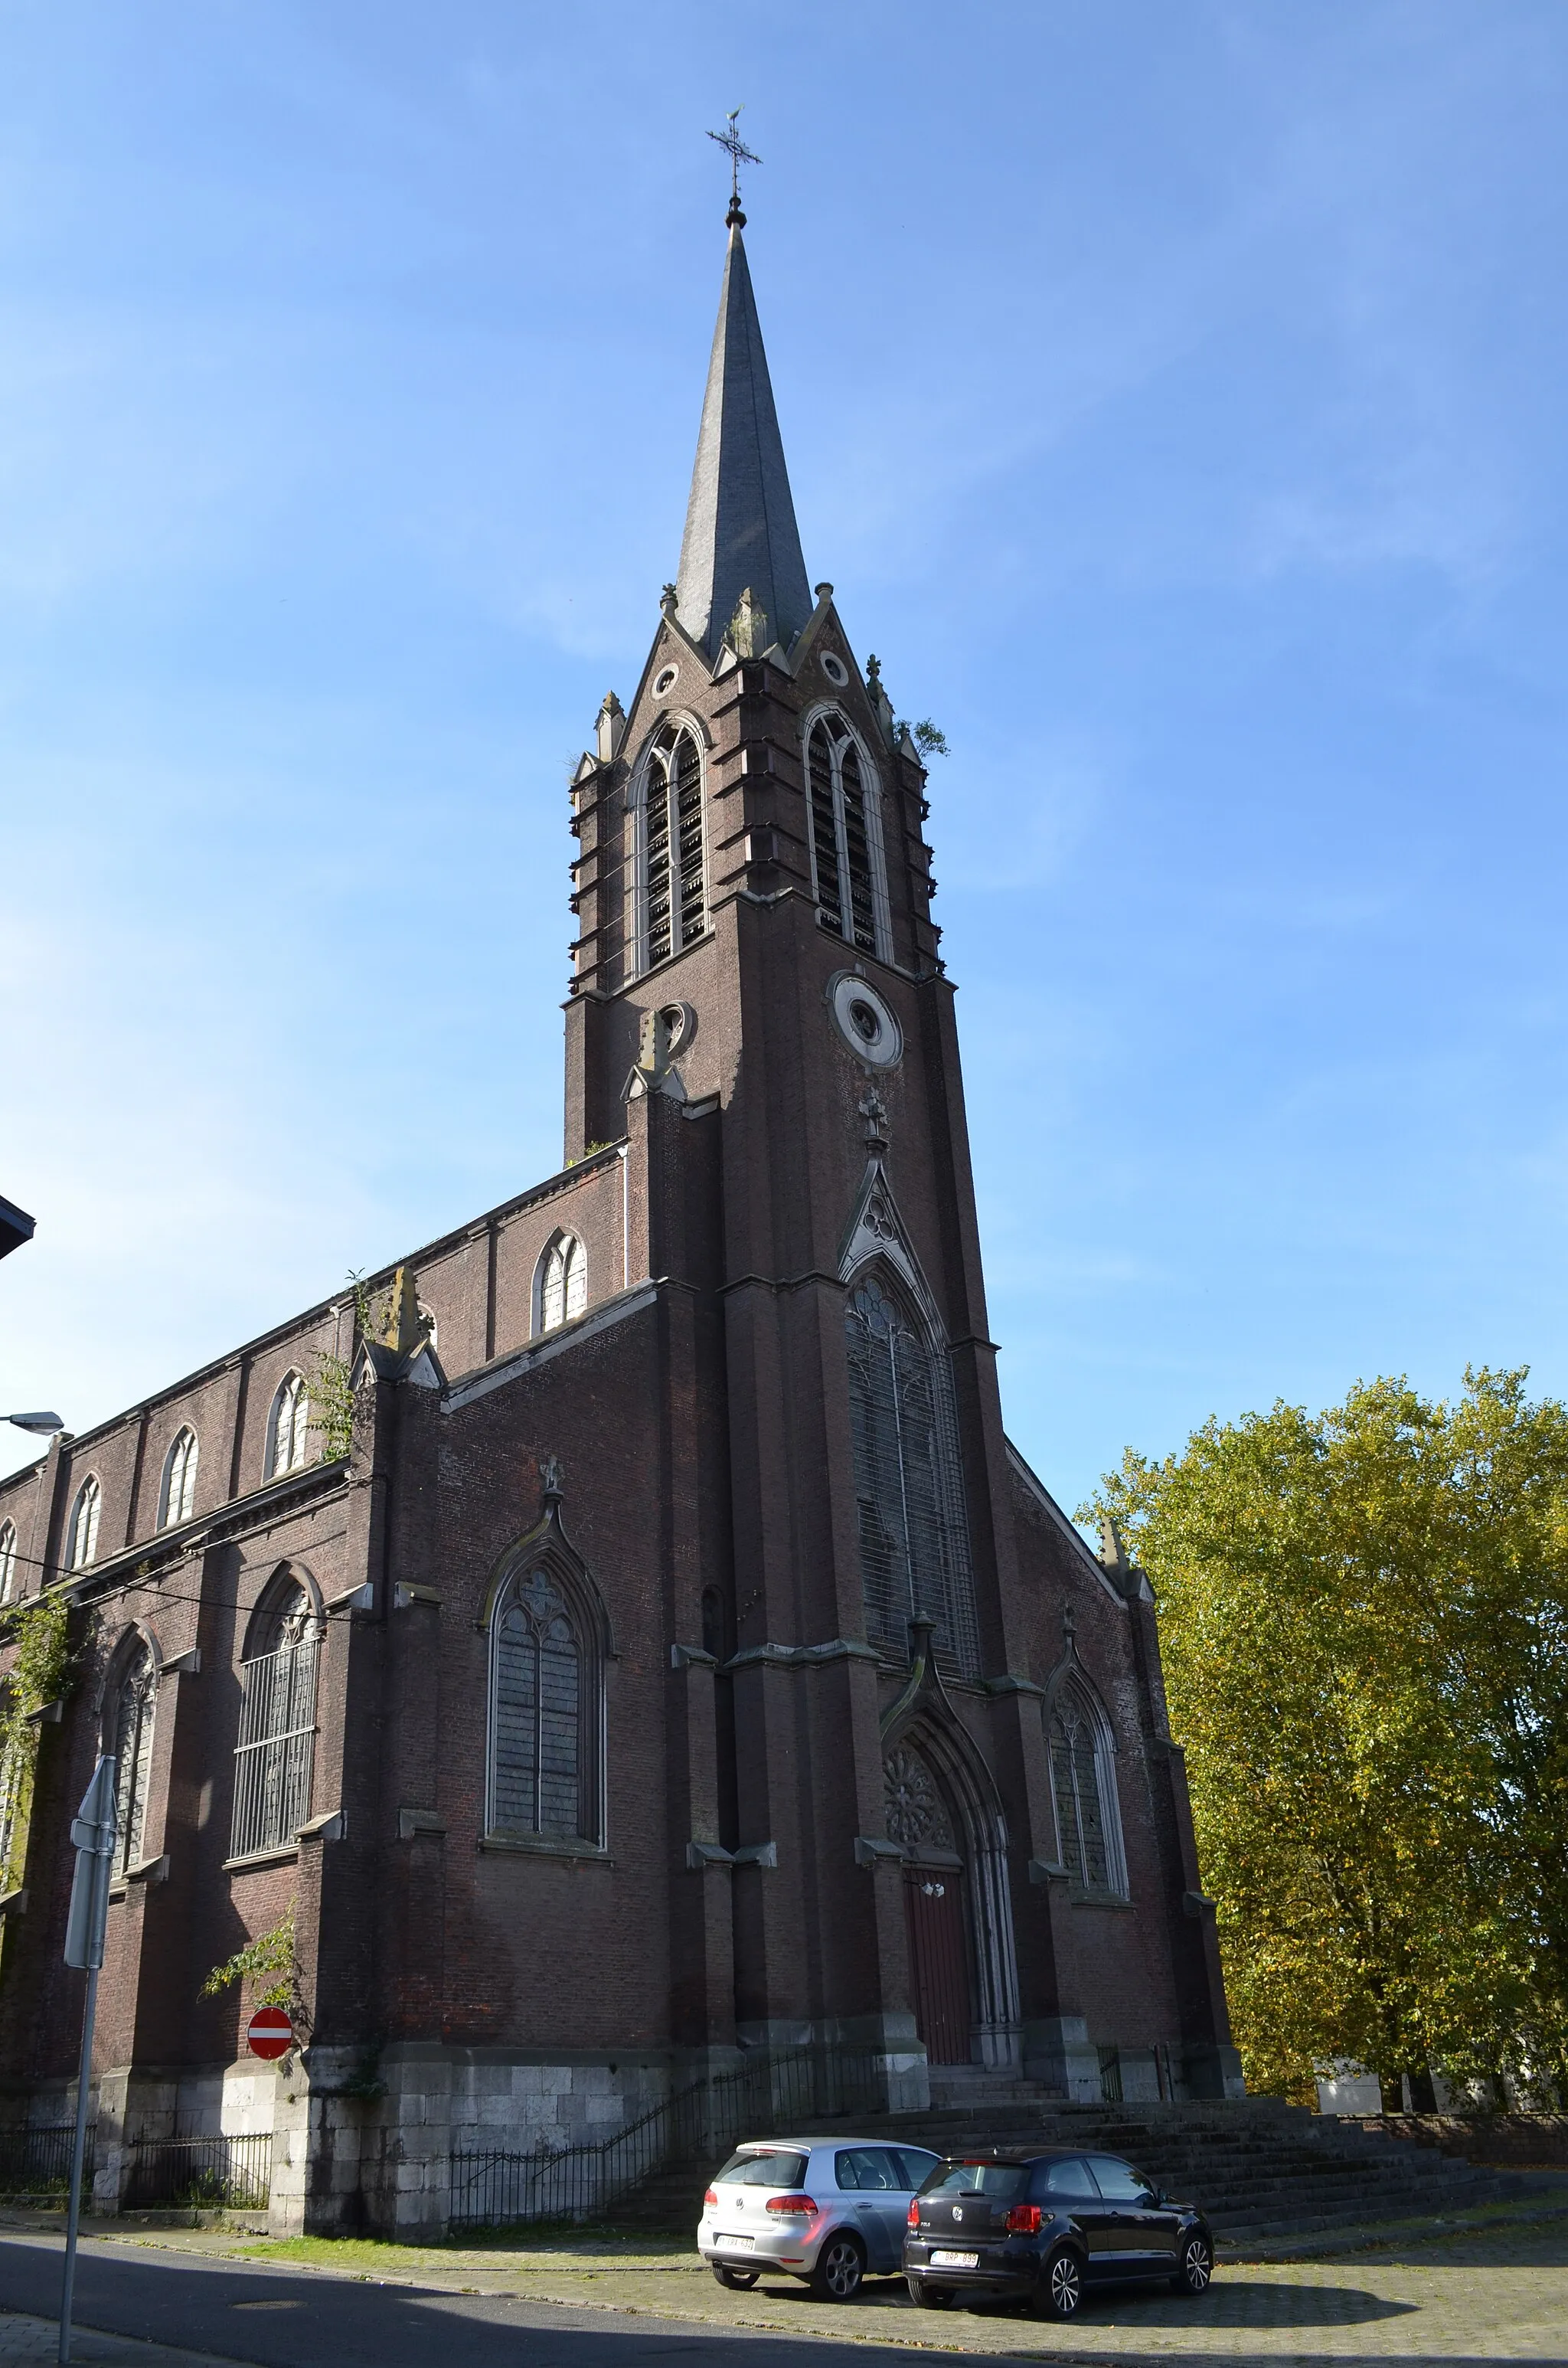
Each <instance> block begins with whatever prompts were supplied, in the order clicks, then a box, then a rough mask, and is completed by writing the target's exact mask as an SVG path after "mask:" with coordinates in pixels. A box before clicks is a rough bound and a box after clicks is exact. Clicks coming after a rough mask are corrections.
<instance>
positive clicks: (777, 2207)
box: [767, 2195, 817, 2220]
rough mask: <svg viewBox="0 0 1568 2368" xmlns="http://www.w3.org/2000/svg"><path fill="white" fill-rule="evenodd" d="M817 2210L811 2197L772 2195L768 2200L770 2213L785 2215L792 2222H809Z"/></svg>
mask: <svg viewBox="0 0 1568 2368" xmlns="http://www.w3.org/2000/svg"><path fill="white" fill-rule="evenodd" d="M816 2208H817V2207H816V2205H815V2204H814V2203H812V2199H811V2197H810V2196H809V2195H770V2196H769V2197H768V2199H767V2209H768V2210H769V2212H782V2213H785V2214H788V2215H789V2217H790V2219H792V2220H809V2219H810V2218H811V2216H812V2213H813V2212H815V2210H816Z"/></svg>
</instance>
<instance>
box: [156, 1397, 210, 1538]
mask: <svg viewBox="0 0 1568 2368" xmlns="http://www.w3.org/2000/svg"><path fill="white" fill-rule="evenodd" d="M199 1452H200V1451H199V1448H198V1446H197V1443H196V1433H195V1431H194V1430H192V1429H191V1428H190V1425H189V1424H188V1423H187V1424H186V1426H185V1428H184V1429H182V1430H178V1431H176V1433H175V1438H174V1443H173V1445H172V1446H171V1447H170V1449H169V1452H168V1453H167V1454H166V1455H165V1458H164V1477H163V1482H162V1485H161V1486H160V1487H159V1490H158V1527H159V1528H160V1529H161V1530H166V1529H169V1528H171V1527H172V1526H173V1525H174V1523H175V1522H176V1521H188V1520H189V1519H190V1517H191V1515H192V1513H194V1512H195V1510H196V1463H197V1457H198V1455H199Z"/></svg>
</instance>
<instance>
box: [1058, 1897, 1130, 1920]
mask: <svg viewBox="0 0 1568 2368" xmlns="http://www.w3.org/2000/svg"><path fill="white" fill-rule="evenodd" d="M1067 1897H1068V1902H1069V1905H1070V1906H1072V1907H1110V1908H1115V1909H1118V1910H1119V1911H1120V1912H1121V1913H1122V1914H1127V1913H1130V1912H1131V1907H1132V1902H1131V1899H1129V1898H1128V1897H1127V1896H1126V1895H1125V1894H1124V1893H1122V1892H1119V1891H1070V1892H1069V1893H1068V1895H1067Z"/></svg>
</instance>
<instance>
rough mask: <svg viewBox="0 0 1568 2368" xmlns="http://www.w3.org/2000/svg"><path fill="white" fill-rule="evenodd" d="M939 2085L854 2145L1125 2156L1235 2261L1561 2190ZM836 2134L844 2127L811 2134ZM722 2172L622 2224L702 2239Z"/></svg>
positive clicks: (1245, 2112)
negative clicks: (885, 2141)
mask: <svg viewBox="0 0 1568 2368" xmlns="http://www.w3.org/2000/svg"><path fill="white" fill-rule="evenodd" d="M931 2086H932V2090H933V2101H932V2104H931V2106H930V2108H929V2109H928V2110H927V2111H925V2112H913V2113H863V2114H859V2115H857V2116H856V2117H855V2120H854V2123H853V2131H851V2129H850V2126H849V2124H848V2123H846V2125H845V2134H846V2136H847V2135H860V2136H865V2137H868V2138H869V2137H886V2138H890V2139H895V2140H896V2139H899V2138H903V2139H907V2140H909V2141H911V2142H912V2143H913V2144H915V2145H917V2146H929V2147H931V2148H932V2150H933V2151H934V2152H936V2153H938V2154H962V2153H970V2152H980V2151H983V2150H989V2148H991V2147H992V2146H1000V2147H1002V2148H1003V2149H1007V2148H1010V2147H1013V2146H1082V2147H1084V2148H1085V2150H1088V2149H1094V2150H1097V2151H1100V2152H1103V2153H1106V2154H1117V2155H1123V2156H1125V2157H1127V2158H1128V2159H1129V2160H1130V2161H1131V2162H1134V2163H1136V2164H1137V2166H1138V2168H1139V2169H1141V2170H1142V2171H1143V2172H1145V2173H1146V2175H1147V2176H1148V2177H1149V2178H1150V2179H1152V2180H1153V2181H1154V2182H1155V2184H1156V2185H1157V2186H1159V2187H1161V2188H1163V2189H1164V2190H1165V2192H1166V2193H1167V2194H1170V2195H1173V2196H1175V2197H1176V2198H1177V2199H1178V2200H1179V2201H1182V2202H1189V2201H1190V2202H1193V2203H1199V2204H1200V2205H1201V2206H1202V2208H1203V2210H1204V2211H1205V2212H1206V2213H1207V2214H1208V2215H1209V2219H1210V2225H1211V2226H1212V2227H1213V2229H1214V2232H1215V2235H1216V2237H1218V2238H1219V2239H1220V2240H1221V2242H1222V2243H1223V2245H1224V2246H1225V2248H1226V2249H1227V2250H1234V2249H1236V2248H1240V2247H1244V2246H1246V2245H1248V2244H1254V2243H1263V2242H1269V2241H1272V2242H1279V2241H1281V2240H1284V2241H1289V2240H1290V2238H1292V2237H1300V2238H1301V2239H1303V2240H1306V2239H1310V2238H1311V2237H1313V2236H1316V2235H1317V2234H1319V2233H1320V2232H1324V2231H1333V2230H1335V2229H1354V2228H1357V2227H1363V2226H1370V2225H1372V2224H1375V2223H1381V2222H1384V2221H1393V2220H1402V2219H1414V2218H1416V2217H1418V2216H1419V2217H1426V2216H1432V2215H1438V2214H1442V2215H1446V2214H1450V2213H1456V2212H1462V2211H1468V2210H1471V2209H1473V2208H1474V2207H1475V2206H1476V2205H1477V2204H1481V2203H1494V2202H1496V2201H1498V2200H1500V2199H1502V2198H1504V2197H1507V2196H1515V2195H1520V2194H1527V2193H1529V2192H1534V2191H1535V2190H1536V2189H1537V2188H1540V2187H1545V2186H1548V2185H1550V2184H1551V2181H1550V2180H1543V2179H1541V2178H1540V2177H1528V2176H1520V2175H1519V2174H1517V2173H1509V2172H1507V2171H1499V2170H1495V2169H1477V2168H1475V2167H1473V2166H1472V2165H1471V2164H1470V2163H1468V2162H1465V2161H1463V2160H1455V2159H1454V2158H1453V2157H1449V2156H1445V2155H1441V2154H1438V2153H1436V2152H1435V2151H1433V2150H1432V2149H1431V2148H1430V2147H1426V2146H1413V2145H1408V2144H1403V2143H1400V2142H1399V2141H1397V2140H1395V2139H1392V2138H1390V2137H1387V2136H1383V2135H1380V2134H1375V2133H1372V2132H1369V2131H1367V2130H1365V2129H1363V2128H1362V2127H1361V2126H1360V2125H1359V2123H1355V2122H1341V2121H1339V2120H1337V2119H1336V2118H1335V2117H1334V2116H1333V2115H1328V2114H1316V2113H1312V2112H1308V2111H1307V2110H1306V2108H1305V2107H1303V2106H1293V2105H1287V2104H1285V2103H1283V2102H1282V2101H1281V2100H1279V2099H1278V2098H1273V2097H1247V2098H1241V2099H1235V2100H1227V2101H1225V2102H1219V2101H1216V2102H1214V2103H1204V2104H1159V2105H1155V2104H1142V2105H1068V2104H1064V2103H1063V2102H1062V2100H1061V2098H1060V2097H1053V2096H1052V2095H1051V2093H1050V2092H1049V2091H1047V2090H1045V2089H1040V2088H1037V2087H1035V2086H1034V2085H1033V2084H1031V2083H1030V2082H1028V2081H1026V2080H1023V2079H1021V2078H1012V2077H1011V2076H1009V2075H1007V2074H997V2073H988V2072H985V2071H984V2070H983V2069H982V2067H980V2066H968V2065H964V2066H933V2069H932V2078H931ZM773 2134H774V2135H780V2136H782V2135H795V2133H794V2132H792V2131H791V2132H785V2131H781V2130H780V2131H778V2132H776V2133H773ZM831 2134H832V2129H831V2125H830V2124H823V2125H822V2126H821V2128H813V2129H812V2130H811V2131H809V2132H808V2131H805V2130H802V2131H801V2133H800V2135H813V2136H814V2135H831ZM756 2135H758V2136H762V2135H768V2133H767V2132H765V2131H761V2130H759V2131H758V2132H757V2133H756ZM714 2167H715V2166H713V2165H709V2166H706V2167H702V2168H697V2167H693V2166H692V2165H690V2164H683V2165H680V2166H678V2167H674V2168H670V2169H665V2170H661V2171H656V2172H655V2173H654V2174H653V2177H652V2178H651V2179H649V2180H645V2181H644V2183H643V2185H642V2187H641V2188H639V2189H638V2191H637V2192H636V2193H635V2194H634V2195H631V2196H629V2197H628V2198H627V2199H626V2200H625V2202H624V2203H621V2204H619V2205H618V2206H617V2208H616V2211H615V2215H614V2216H615V2218H616V2220H617V2222H618V2223H619V2224H620V2225H623V2226H629V2227H640V2228H645V2229H654V2228H658V2229H669V2230H686V2229H694V2228H695V2226H696V2225H697V2220H698V2215H699V2212H700V2210H701V2201H702V2191H703V2189H704V2187H705V2186H706V2184H707V2182H708V2179H709V2177H710V2175H711V2171H712V2169H713V2168H714Z"/></svg>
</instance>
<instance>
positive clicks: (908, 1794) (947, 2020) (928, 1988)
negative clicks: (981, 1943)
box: [882, 1743, 974, 2064]
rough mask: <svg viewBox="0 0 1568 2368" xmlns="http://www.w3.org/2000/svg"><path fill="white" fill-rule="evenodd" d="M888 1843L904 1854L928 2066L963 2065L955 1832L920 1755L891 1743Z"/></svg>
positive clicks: (907, 1921)
mask: <svg viewBox="0 0 1568 2368" xmlns="http://www.w3.org/2000/svg"><path fill="white" fill-rule="evenodd" d="M882 1781H883V1789H884V1795H885V1807H886V1816H887V1827H888V1836H889V1839H891V1840H892V1841H895V1842H897V1843H898V1845H899V1847H900V1848H901V1849H902V1850H903V1854H904V1855H903V1918H904V1930H905V1932H906V1934H907V1936H908V1941H909V1981H910V1990H911V1993H912V1995H911V2000H910V2003H911V2005H912V2006H913V2008H914V2009H915V2030H916V2032H918V2033H919V2036H920V2038H921V2040H922V2041H923V2043H924V2044H925V2048H926V2059H927V2061H928V2062H930V2063H932V2064H967V2063H968V2062H969V2061H970V2058H971V2032H972V2025H973V2020H974V2010H973V2003H972V1994H971V1982H970V1964H969V1960H970V1941H969V1917H968V1913H967V1910H966V1905H965V1898H964V1890H965V1885H964V1861H963V1857H962V1854H961V1852H960V1850H959V1847H958V1827H957V1825H956V1822H955V1820H954V1818H953V1816H952V1813H951V1811H950V1809H949V1806H948V1804H947V1803H946V1801H945V1800H944V1799H943V1797H942V1791H941V1787H940V1786H939V1784H938V1783H937V1779H936V1777H935V1776H934V1775H933V1773H932V1771H931V1770H930V1768H929V1767H928V1766H927V1765H926V1761H925V1759H923V1758H922V1757H921V1755H920V1753H919V1752H918V1751H917V1750H915V1748H914V1746H913V1745H912V1744H909V1743H903V1744H899V1745H896V1746H895V1747H894V1748H893V1749H892V1751H890V1752H889V1753H888V1756H887V1758H886V1759H885V1760H884V1762H883V1765H882Z"/></svg>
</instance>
